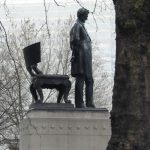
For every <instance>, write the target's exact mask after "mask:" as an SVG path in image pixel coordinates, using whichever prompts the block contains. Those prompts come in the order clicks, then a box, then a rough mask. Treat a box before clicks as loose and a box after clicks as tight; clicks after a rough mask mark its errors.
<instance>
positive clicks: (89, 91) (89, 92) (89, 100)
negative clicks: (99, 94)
mask: <svg viewBox="0 0 150 150" xmlns="http://www.w3.org/2000/svg"><path fill="white" fill-rule="evenodd" d="M93 83H94V81H93V77H92V75H88V76H85V84H86V87H85V96H86V106H87V107H95V106H94V103H93Z"/></svg>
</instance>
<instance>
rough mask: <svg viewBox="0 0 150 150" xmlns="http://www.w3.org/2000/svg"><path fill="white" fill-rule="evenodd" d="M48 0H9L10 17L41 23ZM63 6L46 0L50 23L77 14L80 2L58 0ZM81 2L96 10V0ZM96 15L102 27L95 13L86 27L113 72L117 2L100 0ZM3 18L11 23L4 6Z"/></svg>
mask: <svg viewBox="0 0 150 150" xmlns="http://www.w3.org/2000/svg"><path fill="white" fill-rule="evenodd" d="M43 1H44V0H7V4H8V5H7V6H8V8H9V10H10V14H9V15H10V17H11V18H13V19H14V20H15V21H16V22H19V21H20V20H22V19H27V18H30V19H32V20H34V21H35V23H39V21H40V20H41V21H42V20H43V19H44V18H45V16H44V15H45V14H44V5H43ZM56 1H57V2H59V3H60V4H61V5H63V6H57V5H56V4H55V3H54V1H53V0H46V2H47V6H48V7H49V11H48V21H49V24H51V23H53V22H55V21H56V20H58V19H68V18H69V16H70V15H72V16H76V11H77V10H78V8H79V5H78V4H77V3H76V2H75V0H56ZM79 1H80V2H81V4H82V5H83V6H84V7H86V8H87V9H89V10H90V11H93V9H94V4H95V0H79ZM97 6H98V7H97V9H96V13H95V17H96V20H97V25H98V30H97V28H96V24H95V22H94V19H93V17H92V15H91V14H90V15H89V19H88V21H87V23H86V28H87V30H88V32H89V34H90V36H91V38H92V39H93V40H94V41H97V43H98V45H99V47H100V51H99V55H101V56H102V57H103V58H104V60H105V61H106V66H105V68H106V70H107V71H110V72H113V70H114V69H113V68H114V58H115V17H114V15H115V14H114V10H113V5H112V2H111V1H110V0H99V1H98V3H97ZM0 19H1V20H2V21H3V23H4V24H6V25H8V23H7V20H6V19H5V13H4V12H3V11H2V9H0Z"/></svg>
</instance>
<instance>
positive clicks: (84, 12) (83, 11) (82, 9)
mask: <svg viewBox="0 0 150 150" xmlns="http://www.w3.org/2000/svg"><path fill="white" fill-rule="evenodd" d="M84 14H89V10H88V9H85V8H80V9H79V10H78V11H77V17H78V18H80V17H81V16H82V15H84Z"/></svg>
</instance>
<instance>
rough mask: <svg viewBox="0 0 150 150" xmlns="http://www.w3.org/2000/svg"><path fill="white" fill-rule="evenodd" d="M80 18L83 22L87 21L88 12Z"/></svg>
mask: <svg viewBox="0 0 150 150" xmlns="http://www.w3.org/2000/svg"><path fill="white" fill-rule="evenodd" d="M80 19H81V20H82V22H85V21H86V20H87V19H88V14H87V13H85V14H83V15H82V16H81V18H80Z"/></svg>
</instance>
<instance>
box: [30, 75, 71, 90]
mask: <svg viewBox="0 0 150 150" xmlns="http://www.w3.org/2000/svg"><path fill="white" fill-rule="evenodd" d="M35 82H38V83H39V84H40V85H41V87H42V88H43V89H44V88H47V89H53V88H56V87H61V86H62V87H63V86H67V84H68V82H70V81H69V76H67V75H43V74H40V75H37V76H35V77H33V79H32V83H35Z"/></svg>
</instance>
